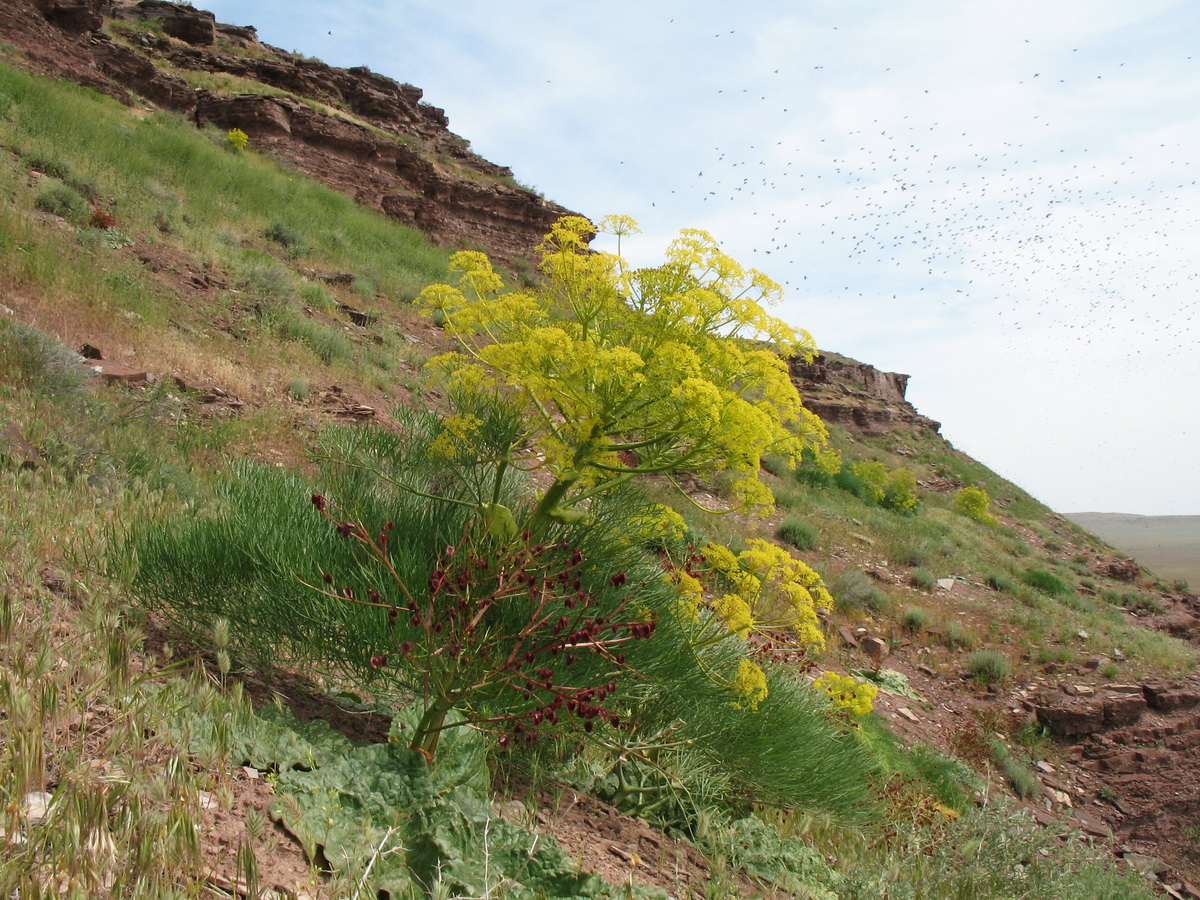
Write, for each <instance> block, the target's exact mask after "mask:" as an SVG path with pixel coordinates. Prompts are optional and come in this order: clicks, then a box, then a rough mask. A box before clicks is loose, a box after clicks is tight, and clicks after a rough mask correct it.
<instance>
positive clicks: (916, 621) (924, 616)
mask: <svg viewBox="0 0 1200 900" xmlns="http://www.w3.org/2000/svg"><path fill="white" fill-rule="evenodd" d="M900 625H901V627H902V628H903V629H904V630H905V631H908V632H911V633H912V634H921V633H923V632H924V631H925V629H926V628H927V627H928V626H929V613H927V612H926V611H925V610H923V609H921V608H920V607H919V606H910V607H908V609H906V610H904V614H903V615H902V616H901V617H900Z"/></svg>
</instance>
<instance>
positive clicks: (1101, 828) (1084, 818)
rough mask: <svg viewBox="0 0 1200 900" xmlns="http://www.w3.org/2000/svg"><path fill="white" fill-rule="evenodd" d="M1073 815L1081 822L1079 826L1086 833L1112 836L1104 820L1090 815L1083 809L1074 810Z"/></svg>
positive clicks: (1103, 836) (1099, 836) (1097, 835)
mask: <svg viewBox="0 0 1200 900" xmlns="http://www.w3.org/2000/svg"><path fill="white" fill-rule="evenodd" d="M1071 816H1072V817H1073V818H1074V819H1075V820H1076V821H1077V822H1078V823H1079V827H1080V828H1081V829H1082V830H1083V832H1084V833H1085V834H1090V835H1092V837H1098V838H1106V839H1107V838H1109V837H1111V836H1112V835H1111V834H1110V833H1109V830H1108V828H1107V827H1105V825H1104V823H1103V822H1101V821H1099V820H1098V819H1095V818H1093V817H1092V816H1090V815H1088V814H1087V813H1085V812H1084V811H1083V810H1082V809H1076V810H1073V811H1072V813H1071Z"/></svg>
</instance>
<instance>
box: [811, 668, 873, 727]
mask: <svg viewBox="0 0 1200 900" xmlns="http://www.w3.org/2000/svg"><path fill="white" fill-rule="evenodd" d="M813 687H814V688H816V689H817V690H820V691H824V692H825V694H826V696H828V697H829V699H830V701H831V702H832V703H833V705H834V707H835V708H836V709H838V710H841V711H844V712H847V713H850V714H851V715H853V716H865V715H866V714H867V713H869V712H870V711H871V710H872V709H873V708H874V706H875V697H876V695H877V694H878V693H879V688H877V687H876V686H875V685H873V684H871V683H869V682H866V681H859V680H858V679H857V678H855V677H854V676H853V675H839V674H838V673H837V672H823V673H822V674H821V676H820V677H819V678H818V679H817V680H816V681H814V682H813Z"/></svg>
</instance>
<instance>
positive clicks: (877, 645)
mask: <svg viewBox="0 0 1200 900" xmlns="http://www.w3.org/2000/svg"><path fill="white" fill-rule="evenodd" d="M862 648H863V652H865V653H866V654H867V657H868V658H869V659H870V660H871V662H873V663H874V664H875V668H877V669H878V668H879V665H880V663H882V662H883V661H884V659H886V658H887V656H888V654H890V653H891V652H892V648H891V647H889V646H888V642H887V641H885V640H884V639H883V638H877V637H873V638H867V639H866V640H865V641H863V642H862Z"/></svg>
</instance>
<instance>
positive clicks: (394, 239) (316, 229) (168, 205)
mask: <svg viewBox="0 0 1200 900" xmlns="http://www.w3.org/2000/svg"><path fill="white" fill-rule="evenodd" d="M0 92H3V93H4V95H5V96H6V97H8V98H10V106H9V118H10V121H9V123H8V127H9V131H10V135H11V137H10V138H9V140H10V141H13V142H16V146H17V147H19V148H20V149H21V150H22V151H23V152H24V153H25V155H26V157H27V158H33V159H42V158H50V159H53V160H56V161H57V165H58V166H59V167H60V169H59V171H63V172H69V173H73V177H74V178H75V180H76V181H77V182H78V183H92V182H94V183H95V184H96V185H98V192H99V194H100V195H101V196H102V197H105V198H120V200H121V202H120V204H119V206H118V208H117V209H116V216H117V221H118V227H121V228H122V229H123V230H130V228H132V229H133V230H144V231H146V232H150V231H152V230H158V229H157V228H155V226H154V224H153V220H154V216H155V214H156V213H157V214H161V215H164V216H166V217H168V218H171V217H172V216H174V217H176V221H178V222H179V223H180V225H181V235H180V236H181V237H183V238H184V239H185V242H186V243H188V244H190V245H191V246H192V247H193V248H194V249H195V250H197V251H199V252H202V253H208V254H211V255H212V256H213V257H215V258H216V260H217V261H220V262H224V261H225V259H224V256H225V254H224V253H223V252H222V250H221V245H220V243H219V242H218V241H215V240H214V239H213V234H214V232H215V231H216V229H217V228H218V227H220V228H223V229H227V230H233V231H237V232H240V233H243V234H247V233H254V232H261V231H263V230H264V229H267V228H272V229H273V233H275V234H277V235H284V236H289V237H295V238H298V239H299V240H300V241H302V242H303V243H304V244H305V245H307V246H313V247H321V248H322V251H321V253H320V254H314V255H313V256H312V259H313V261H314V262H315V263H317V264H320V265H329V266H330V267H331V268H337V269H339V270H345V271H352V272H355V273H356V274H358V275H359V277H360V278H363V279H366V280H368V281H369V282H370V283H371V284H373V285H374V286H375V289H376V290H377V291H379V292H380V293H382V294H383V295H385V296H387V297H389V298H392V299H393V300H397V301H409V300H411V299H412V298H413V297H415V296H416V294H417V293H418V292H419V291H420V289H421V288H422V287H424V286H425V285H426V284H428V283H430V282H432V281H435V280H437V279H439V278H442V277H444V273H445V271H446V262H447V256H448V254H447V252H446V251H444V250H441V249H439V248H437V247H434V246H433V245H432V244H431V243H430V242H429V241H428V240H427V239H426V238H425V236H424V235H423V234H422V233H420V232H419V231H417V230H415V229H412V228H407V227H404V226H400V225H398V224H397V223H395V222H393V221H391V220H388V219H387V218H386V217H384V216H383V215H382V214H380V213H376V212H373V211H371V210H367V209H364V208H363V207H361V206H357V205H356V204H355V203H354V202H353V201H352V200H350V199H349V198H347V197H345V196H343V195H341V194H339V193H337V192H335V191H333V190H331V189H329V188H326V187H324V186H323V185H319V184H317V183H316V182H313V181H310V180H309V179H307V178H303V177H299V176H297V175H296V174H295V173H290V172H287V171H285V170H283V169H281V168H280V167H279V166H278V165H277V164H276V163H274V162H272V161H271V160H269V159H267V158H265V157H262V156H260V155H258V154H256V153H254V152H252V151H251V152H242V153H238V152H234V151H232V150H231V148H229V147H228V145H227V143H226V142H225V137H224V134H222V133H219V132H216V131H215V130H214V131H212V132H199V131H197V130H196V128H195V127H194V126H193V125H192V124H191V123H190V122H188V121H187V120H186V119H185V118H183V117H180V116H175V115H172V114H168V113H157V114H155V115H152V116H150V117H147V118H144V119H137V118H134V117H133V116H132V115H130V114H129V113H128V111H127V110H125V108H124V107H121V106H120V105H119V104H117V103H116V102H115V101H113V100H110V99H109V98H107V97H101V96H99V95H96V94H94V93H92V92H90V91H86V90H84V89H82V88H75V87H72V86H69V85H64V84H61V83H57V82H49V81H44V80H39V79H35V78H32V77H31V76H29V75H27V74H25V73H24V72H21V71H18V70H16V69H13V68H11V67H9V66H6V65H0ZM12 146H13V145H12V144H10V147H12ZM151 185H153V186H154V187H153V188H151V187H150V186H151ZM156 195H157V196H156ZM164 197H165V198H166V199H164ZM180 206H183V207H185V208H186V216H187V219H186V222H185V221H183V220H180V219H178V210H179V207H180ZM127 225H128V226H129V227H126V226H127Z"/></svg>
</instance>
